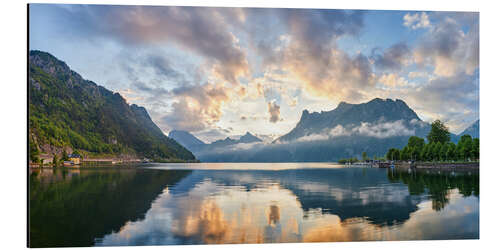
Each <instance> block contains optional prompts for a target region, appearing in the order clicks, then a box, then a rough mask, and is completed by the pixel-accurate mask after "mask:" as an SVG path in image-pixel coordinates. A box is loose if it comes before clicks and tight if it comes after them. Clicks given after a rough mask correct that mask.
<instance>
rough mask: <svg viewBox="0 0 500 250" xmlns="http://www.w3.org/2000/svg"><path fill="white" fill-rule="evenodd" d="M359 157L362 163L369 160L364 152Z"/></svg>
mask: <svg viewBox="0 0 500 250" xmlns="http://www.w3.org/2000/svg"><path fill="white" fill-rule="evenodd" d="M361 157H362V158H363V161H367V160H369V159H370V158H368V155H367V154H366V152H363V153H362V154H361Z"/></svg>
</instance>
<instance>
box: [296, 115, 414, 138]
mask: <svg viewBox="0 0 500 250" xmlns="http://www.w3.org/2000/svg"><path fill="white" fill-rule="evenodd" d="M416 123H417V122H416V121H415V122H413V123H411V124H412V125H415V124H416ZM419 126H420V125H419ZM410 135H415V129H413V128H410V127H408V126H406V125H405V122H404V121H403V120H397V121H392V122H376V123H368V122H362V123H361V124H359V125H356V126H346V127H344V126H342V125H337V126H335V127H334V128H332V129H327V130H324V131H323V132H320V133H312V134H308V135H305V136H302V137H299V138H298V139H296V140H295V141H297V142H311V141H325V140H330V139H334V138H335V137H340V136H368V137H375V138H379V139H384V138H389V137H394V136H410Z"/></svg>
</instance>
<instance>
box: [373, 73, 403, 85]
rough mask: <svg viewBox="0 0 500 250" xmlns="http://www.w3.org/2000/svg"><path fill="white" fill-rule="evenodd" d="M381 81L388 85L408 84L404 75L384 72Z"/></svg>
mask: <svg viewBox="0 0 500 250" xmlns="http://www.w3.org/2000/svg"><path fill="white" fill-rule="evenodd" d="M378 81H379V82H381V83H382V84H384V85H385V86H388V87H399V86H406V85H408V81H407V80H406V79H405V78H404V77H400V76H398V75H397V74H394V73H390V74H383V75H382V76H380V77H379V79H378Z"/></svg>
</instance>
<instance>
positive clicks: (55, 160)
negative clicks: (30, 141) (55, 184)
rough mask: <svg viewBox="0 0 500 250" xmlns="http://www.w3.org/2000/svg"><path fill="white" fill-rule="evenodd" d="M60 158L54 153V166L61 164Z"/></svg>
mask: <svg viewBox="0 0 500 250" xmlns="http://www.w3.org/2000/svg"><path fill="white" fill-rule="evenodd" d="M58 161H59V159H57V155H56V154H54V157H52V164H54V167H57V166H59V162H58Z"/></svg>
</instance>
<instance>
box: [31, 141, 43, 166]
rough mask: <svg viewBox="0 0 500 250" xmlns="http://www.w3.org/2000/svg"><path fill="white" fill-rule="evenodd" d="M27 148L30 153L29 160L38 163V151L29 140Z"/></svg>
mask: <svg viewBox="0 0 500 250" xmlns="http://www.w3.org/2000/svg"><path fill="white" fill-rule="evenodd" d="M29 144H30V145H29V147H30V153H29V158H30V161H31V162H34V163H38V162H39V160H40V159H39V158H38V156H39V155H40V151H38V147H37V146H36V145H35V144H34V143H33V142H32V141H31V140H30V142H29Z"/></svg>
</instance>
